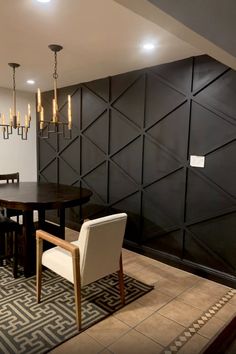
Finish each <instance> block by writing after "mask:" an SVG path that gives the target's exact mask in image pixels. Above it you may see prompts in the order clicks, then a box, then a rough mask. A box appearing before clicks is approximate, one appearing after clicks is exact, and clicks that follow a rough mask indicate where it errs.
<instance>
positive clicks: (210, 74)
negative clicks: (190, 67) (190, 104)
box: [193, 55, 227, 91]
mask: <svg viewBox="0 0 236 354" xmlns="http://www.w3.org/2000/svg"><path fill="white" fill-rule="evenodd" d="M226 69H227V66H225V65H224V64H222V63H220V62H218V61H216V60H215V59H213V58H210V57H208V56H207V55H201V56H199V57H196V58H194V72H193V91H197V90H199V89H200V88H202V87H204V86H206V85H207V84H208V83H209V82H211V81H212V80H214V79H215V78H216V77H217V76H218V75H220V74H222V73H223V72H224V71H225V70H226Z"/></svg>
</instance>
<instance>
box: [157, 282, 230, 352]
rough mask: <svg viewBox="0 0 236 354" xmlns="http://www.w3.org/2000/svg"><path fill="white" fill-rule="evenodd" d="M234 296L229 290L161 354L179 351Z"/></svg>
mask: <svg viewBox="0 0 236 354" xmlns="http://www.w3.org/2000/svg"><path fill="white" fill-rule="evenodd" d="M235 294H236V290H235V289H230V290H229V291H228V292H227V293H225V295H223V296H222V297H221V298H220V299H219V300H218V301H217V302H216V303H214V304H213V305H212V306H211V307H210V308H208V310H206V311H203V313H202V315H201V316H200V317H199V318H198V319H197V320H195V321H193V322H192V324H191V325H190V326H189V327H188V328H186V329H185V330H184V331H183V332H182V333H181V334H180V335H178V336H177V337H176V338H175V339H174V340H172V342H171V343H170V344H169V345H168V346H167V347H166V348H164V349H163V351H162V352H161V354H174V353H177V352H178V351H179V349H180V348H181V347H183V346H184V345H185V344H186V343H187V342H188V341H189V340H190V339H191V338H192V337H193V336H194V334H196V333H197V332H198V331H199V330H200V329H201V328H202V327H203V326H204V325H205V324H206V323H207V322H208V321H209V320H210V319H211V318H212V317H214V316H215V315H216V313H217V312H218V311H219V310H220V309H221V308H222V307H223V306H224V305H225V304H226V303H227V302H228V301H229V300H230V299H231V298H233V297H234V295H235Z"/></svg>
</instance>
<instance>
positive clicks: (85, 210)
mask: <svg viewBox="0 0 236 354" xmlns="http://www.w3.org/2000/svg"><path fill="white" fill-rule="evenodd" d="M81 187H82V188H88V189H89V188H90V185H89V184H87V183H86V181H85V180H83V179H82V181H81ZM91 191H92V192H93V195H92V197H91V198H90V200H89V202H88V203H85V204H83V205H81V206H80V218H82V219H86V218H91V219H93V218H96V217H100V216H104V215H107V205H106V203H105V202H104V200H103V199H102V198H101V197H100V195H99V194H98V193H96V192H95V193H94V190H93V189H91Z"/></svg>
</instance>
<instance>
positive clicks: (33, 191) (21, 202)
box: [0, 182, 92, 277]
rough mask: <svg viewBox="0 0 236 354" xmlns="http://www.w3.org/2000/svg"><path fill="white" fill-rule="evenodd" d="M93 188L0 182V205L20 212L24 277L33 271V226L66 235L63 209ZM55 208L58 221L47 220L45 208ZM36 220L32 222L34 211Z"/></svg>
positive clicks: (80, 201)
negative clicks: (36, 216) (21, 217)
mask: <svg viewBox="0 0 236 354" xmlns="http://www.w3.org/2000/svg"><path fill="white" fill-rule="evenodd" d="M91 195H92V192H91V191H90V190H88V189H86V188H80V187H75V186H68V185H63V184H57V183H39V182H20V183H9V184H6V183H5V184H0V206H2V207H5V208H10V209H18V210H21V211H22V215H23V234H22V236H23V238H22V239H23V245H22V254H21V256H22V263H23V264H22V265H23V267H24V274H25V276H26V277H28V276H30V275H32V274H33V273H34V272H35V258H36V253H35V237H34V235H35V228H40V229H43V230H45V231H49V232H51V233H53V234H54V235H56V236H58V237H61V238H65V209H66V208H70V207H74V206H78V205H82V204H84V203H87V202H88V201H89V199H90V197H91ZM49 209H57V210H58V215H59V224H58V225H56V224H54V223H51V222H48V221H47V220H46V219H45V212H46V210H49ZM34 210H38V216H39V220H38V223H37V226H36V225H35V223H34V219H33V212H34Z"/></svg>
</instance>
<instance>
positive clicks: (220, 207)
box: [186, 167, 235, 222]
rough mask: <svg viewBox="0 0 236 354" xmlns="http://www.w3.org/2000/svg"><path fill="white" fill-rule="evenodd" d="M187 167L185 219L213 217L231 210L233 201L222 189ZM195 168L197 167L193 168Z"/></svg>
mask: <svg viewBox="0 0 236 354" xmlns="http://www.w3.org/2000/svg"><path fill="white" fill-rule="evenodd" d="M193 169H194V167H193V168H189V173H188V186H187V200H186V203H187V205H186V209H187V210H186V218H187V221H188V222H189V221H192V220H195V219H196V218H206V217H213V216H214V215H218V214H219V213H223V212H226V211H227V210H232V208H233V207H234V204H235V203H234V201H233V200H232V197H230V196H228V195H227V194H226V193H225V192H224V191H223V190H222V189H220V188H219V187H218V186H217V185H216V184H214V183H213V182H212V181H211V180H209V179H208V178H207V177H204V175H203V174H202V173H200V172H199V171H193ZM195 169H196V170H197V168H195Z"/></svg>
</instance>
